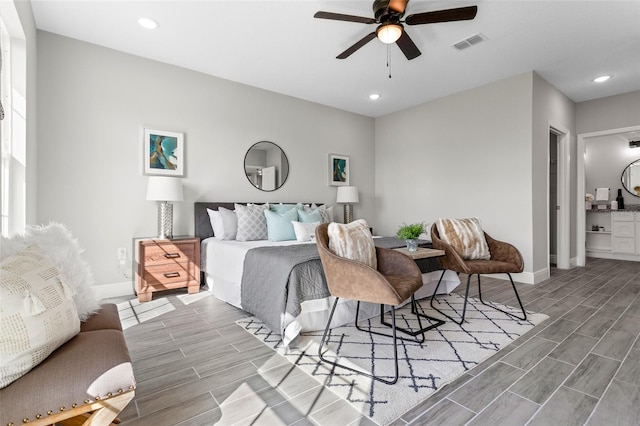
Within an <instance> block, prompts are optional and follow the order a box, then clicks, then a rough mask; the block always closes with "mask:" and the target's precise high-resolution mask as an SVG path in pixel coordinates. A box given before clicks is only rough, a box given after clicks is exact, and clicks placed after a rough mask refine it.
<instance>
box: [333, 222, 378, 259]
mask: <svg viewBox="0 0 640 426" xmlns="http://www.w3.org/2000/svg"><path fill="white" fill-rule="evenodd" d="M327 233H328V234H329V249H330V250H331V251H332V252H334V253H335V254H336V255H338V256H340V257H346V258H347V259H351V260H356V261H358V262H362V263H364V264H367V265H369V266H371V267H372V268H374V269H377V267H378V258H377V257H376V246H375V244H374V242H373V236H372V235H371V231H370V230H369V225H368V224H367V222H366V221H365V220H364V219H358V220H354V221H353V222H351V223H347V224H342V223H336V222H332V223H330V224H329V227H328V230H327Z"/></svg>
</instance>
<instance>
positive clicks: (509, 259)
mask: <svg viewBox="0 0 640 426" xmlns="http://www.w3.org/2000/svg"><path fill="white" fill-rule="evenodd" d="M484 237H485V239H486V241H487V244H488V245H489V252H490V253H491V258H490V259H488V260H465V259H463V258H462V256H461V255H460V253H458V252H457V251H456V249H454V248H453V246H451V245H450V244H447V243H446V242H444V241H443V240H441V239H440V234H439V233H438V229H437V227H436V226H435V224H434V225H433V226H432V227H431V242H432V243H433V247H434V248H436V249H439V250H444V252H445V255H444V257H440V258H438V260H439V261H440V265H441V266H442V269H443V271H442V275H440V279H439V280H438V285H437V286H436V289H435V290H434V292H433V296H431V302H430V305H431V307H432V308H433V309H435V310H436V311H438V312H439V313H441V314H442V315H444V316H446V317H447V318H449V319H450V320H451V321H454V322H456V323H458V324H462V323H463V322H464V316H465V313H466V310H467V299H468V298H469V285H470V284H471V277H472V276H473V275H477V276H478V297H479V299H480V302H482V304H483V305H486V306H490V307H492V308H494V309H496V310H498V311H500V312H503V313H505V314H507V315H510V316H512V317H514V318H517V319H520V320H526V319H527V313H526V311H525V310H524V307H523V306H522V302H521V301H520V296H519V295H518V290H517V289H516V285H515V284H514V282H513V278H511V274H512V273H518V272H522V271H523V269H524V261H523V260H522V255H521V254H520V252H519V251H518V249H517V248H515V247H514V246H512V245H511V244H509V243H505V242H503V241H498V240H495V239H493V238H491V237H490V236H489V234H487V233H486V232H485V233H484ZM447 269H449V270H451V271H454V272H457V273H458V274H460V273H464V274H468V277H467V289H466V292H465V295H464V305H463V308H462V315H461V317H460V320H459V321H457V320H455V319H453V318H452V317H450V316H449V315H447V314H445V313H444V312H442V311H441V310H439V309H438V308H436V307H435V306H433V301H434V300H435V299H436V293H437V292H438V287H440V282H441V281H442V277H443V276H444V272H445V270H447ZM481 274H507V276H508V277H509V281H511V286H512V287H513V291H514V292H515V294H516V298H517V299H518V303H519V304H520V309H521V310H522V317H519V316H516V315H514V314H512V313H511V312H507V311H504V310H502V309H500V308H498V307H496V306H494V305H492V304H487V303H485V302H484V301H483V300H482V288H481V286H480V275H481Z"/></svg>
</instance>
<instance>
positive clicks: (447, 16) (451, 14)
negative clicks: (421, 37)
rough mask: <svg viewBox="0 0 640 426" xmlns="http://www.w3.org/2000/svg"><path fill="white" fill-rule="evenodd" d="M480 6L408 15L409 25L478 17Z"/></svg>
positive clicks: (406, 21) (407, 22)
mask: <svg viewBox="0 0 640 426" xmlns="http://www.w3.org/2000/svg"><path fill="white" fill-rule="evenodd" d="M476 13H478V6H468V7H458V8H455V9H445V10H436V11H433V12H424V13H416V14H414V15H409V16H407V19H406V20H405V23H406V24H407V25H421V24H435V23H438V22H451V21H468V20H470V19H473V18H475V17H476Z"/></svg>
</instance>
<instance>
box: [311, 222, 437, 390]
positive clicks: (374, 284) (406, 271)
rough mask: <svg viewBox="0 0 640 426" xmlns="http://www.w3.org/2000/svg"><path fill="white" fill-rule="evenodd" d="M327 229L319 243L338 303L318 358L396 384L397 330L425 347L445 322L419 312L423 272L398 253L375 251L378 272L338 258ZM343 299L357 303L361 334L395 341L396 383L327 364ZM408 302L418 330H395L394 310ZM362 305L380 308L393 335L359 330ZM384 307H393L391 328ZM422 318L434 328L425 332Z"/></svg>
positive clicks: (323, 229) (320, 229) (323, 226)
mask: <svg viewBox="0 0 640 426" xmlns="http://www.w3.org/2000/svg"><path fill="white" fill-rule="evenodd" d="M328 227H329V224H326V223H325V224H321V225H319V226H318V227H317V228H316V241H317V245H318V252H319V254H320V260H321V262H322V266H323V268H324V273H325V276H326V278H327V286H328V287H329V292H330V293H331V295H332V296H334V297H335V301H334V303H333V308H332V309H331V313H330V315H329V319H328V320H327V326H326V328H325V330H324V335H323V336H322V340H321V341H320V348H319V349H318V355H319V356H320V359H321V360H322V361H324V362H326V363H328V364H331V365H334V366H337V367H341V368H345V369H347V370H350V371H353V372H355V373H358V374H362V375H364V376H367V377H370V378H372V379H374V380H377V381H380V382H382V383H386V384H394V383H396V382H397V381H398V347H397V339H401V340H404V339H403V338H402V337H398V336H396V330H397V331H401V332H403V333H405V334H408V335H410V336H413V337H414V338H415V341H417V342H418V343H422V342H424V332H425V331H426V330H429V329H431V328H434V327H437V326H439V325H441V324H443V323H444V321H442V320H440V319H437V318H432V317H429V316H427V315H425V314H422V313H419V312H418V309H417V307H416V305H417V302H416V300H415V298H414V293H415V292H416V290H418V289H419V288H420V287H422V272H420V268H418V266H417V265H416V263H415V261H413V259H411V258H410V257H409V256H407V255H404V254H402V253H400V252H397V251H395V250H391V249H385V248H381V247H376V257H377V263H378V268H377V270H376V269H374V268H372V267H370V266H368V265H366V264H364V263H362V262H358V261H355V260H351V259H347V258H344V257H341V256H338V255H336V254H335V253H333V252H332V251H331V250H330V249H329V234H328ZM340 298H345V299H352V300H356V301H357V307H356V328H357V329H358V330H360V331H364V332H368V333H373V334H378V335H382V336H387V337H393V346H394V357H395V377H394V378H393V379H391V380H386V379H384V378H382V377H378V376H374V375H371V374H368V373H365V372H362V371H360V370H354V369H352V368H349V367H347V366H344V365H341V364H338V363H336V362H333V361H330V360H327V359H325V357H324V356H323V354H322V348H323V346H324V344H325V341H326V340H327V335H328V333H329V328H330V325H331V319H332V318H333V314H334V312H335V309H336V306H337V305H338V300H339V299H340ZM409 298H411V308H412V309H411V311H412V313H413V314H415V315H416V316H417V319H418V326H419V329H418V330H409V329H406V328H401V327H398V326H396V310H395V308H396V307H397V306H399V305H401V304H402V303H403V302H404V301H405V300H407V299H409ZM361 301H362V302H371V303H378V304H380V321H381V323H382V324H383V325H385V326H388V327H391V335H388V334H385V333H380V332H376V331H373V330H369V329H363V328H360V327H359V326H358V313H359V311H360V302H361ZM384 305H389V306H391V324H388V323H387V322H385V320H384ZM421 317H422V318H426V319H429V320H430V321H431V324H430V325H429V326H427V327H426V328H423V327H422V322H421V321H420V318H421ZM418 335H421V336H422V337H421V339H419V338H418V337H417V336H418Z"/></svg>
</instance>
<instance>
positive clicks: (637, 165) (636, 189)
mask: <svg viewBox="0 0 640 426" xmlns="http://www.w3.org/2000/svg"><path fill="white" fill-rule="evenodd" d="M620 180H622V186H623V187H624V189H626V190H627V191H628V192H629V193H630V194H631V195H635V196H636V197H640V159H637V160H635V161H633V162H632V163H631V164H629V165H628V166H627V167H626V168H625V169H624V170H623V171H622V176H621V177H620Z"/></svg>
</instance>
